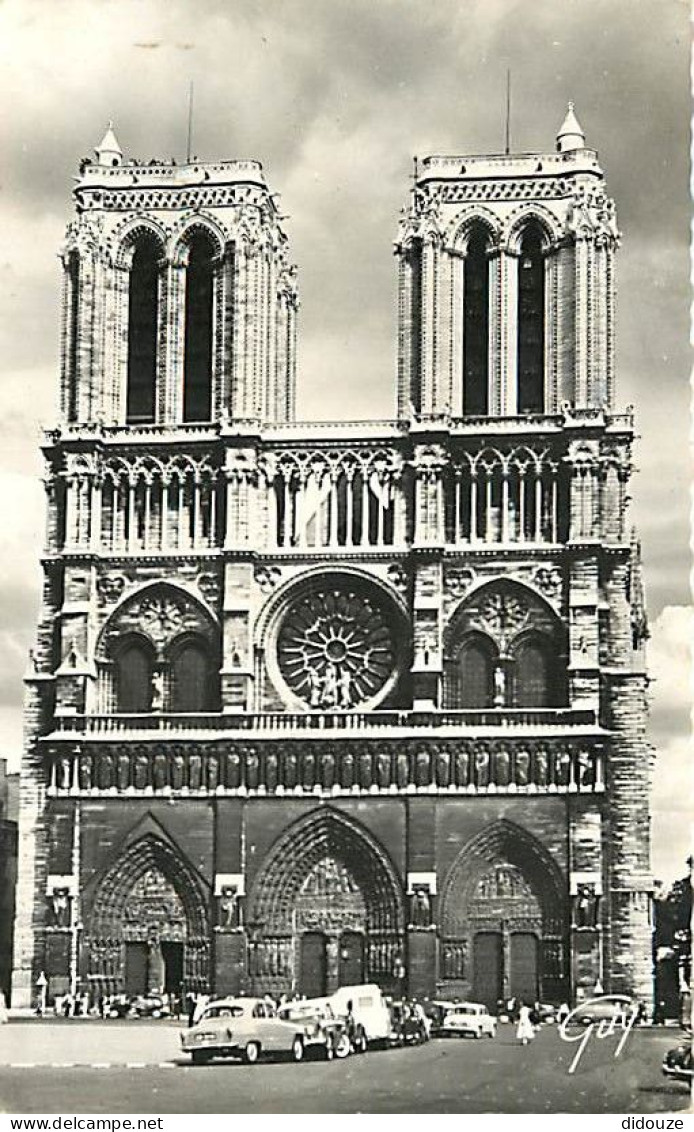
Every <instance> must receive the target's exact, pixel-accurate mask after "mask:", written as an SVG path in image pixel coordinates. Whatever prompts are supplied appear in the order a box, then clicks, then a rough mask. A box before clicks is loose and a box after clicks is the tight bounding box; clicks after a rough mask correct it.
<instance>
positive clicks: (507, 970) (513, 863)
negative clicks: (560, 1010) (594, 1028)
mask: <svg viewBox="0 0 694 1132" xmlns="http://www.w3.org/2000/svg"><path fill="white" fill-rule="evenodd" d="M566 892H567V888H566V883H565V880H564V878H563V877H562V874H561V871H560V869H559V868H558V866H557V865H556V863H555V862H554V860H553V859H552V858H551V856H550V854H549V853H548V852H547V851H546V850H545V849H544V848H543V846H542V845H540V843H539V842H538V841H537V840H536V839H535V838H534V837H532V835H531V834H529V833H527V832H526V831H525V830H523V829H522V828H521V827H520V826H516V825H515V824H514V823H512V822H508V821H506V820H502V821H499V822H496V823H495V824H494V825H492V826H491V827H490V828H488V829H487V830H485V831H484V832H483V833H481V834H479V835H478V836H477V837H475V838H473V839H472V840H471V841H470V842H468V844H467V845H465V846H464V847H463V849H462V850H461V851H460V853H459V854H458V857H457V858H456V860H455V862H454V864H453V866H452V868H451V870H450V872H449V874H448V878H447V880H446V883H445V886H444V890H443V893H442V900H441V931H442V946H441V968H440V971H439V976H440V978H439V985H440V986H442V988H443V989H444V993H450V994H460V995H463V996H465V997H473V996H474V998H475V999H476V1000H477V1001H481V1002H485V1003H486V1004H487V1005H488V1006H490V1007H494V1006H496V1003H497V1001H498V999H500V998H504V999H506V998H509V997H511V996H514V997H516V998H518V999H523V1000H534V999H537V998H544V999H547V1000H549V1001H556V1000H560V999H561V998H563V997H564V996H565V994H566V979H567V966H566V965H567V955H568V950H567V930H568V897H567V895H566Z"/></svg>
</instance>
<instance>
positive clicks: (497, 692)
mask: <svg viewBox="0 0 694 1132" xmlns="http://www.w3.org/2000/svg"><path fill="white" fill-rule="evenodd" d="M505 703H506V671H505V669H504V667H503V666H502V665H501V664H497V666H496V668H495V669H494V707H504V705H505Z"/></svg>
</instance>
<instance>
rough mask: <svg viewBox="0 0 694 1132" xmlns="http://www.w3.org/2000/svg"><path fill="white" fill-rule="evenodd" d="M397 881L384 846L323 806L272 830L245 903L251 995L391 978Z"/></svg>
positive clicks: (322, 990) (388, 982)
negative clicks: (277, 833) (273, 837)
mask: <svg viewBox="0 0 694 1132" xmlns="http://www.w3.org/2000/svg"><path fill="white" fill-rule="evenodd" d="M403 921H404V914H403V896H402V886H401V884H400V883H399V881H398V879H397V877H396V874H395V872H394V869H393V866H392V864H391V862H390V860H389V859H388V857H387V855H386V853H385V852H384V850H383V849H382V847H381V846H380V845H378V843H377V842H376V841H375V839H374V838H373V837H372V835H371V834H369V833H368V832H367V831H366V830H365V829H363V828H362V827H361V826H359V825H358V824H357V823H356V822H354V821H353V820H352V819H351V818H349V817H347V815H345V814H342V813H339V812H336V811H334V810H328V809H321V810H320V811H317V812H314V813H312V814H310V815H309V816H307V817H306V818H304V819H303V820H301V821H298V822H297V823H296V824H295V825H294V826H292V827H290V829H288V830H287V832H286V833H285V834H284V835H283V836H282V837H280V838H279V840H278V841H277V842H276V843H275V845H274V847H273V849H272V850H271V852H270V854H269V856H268V859H267V861H266V862H265V864H264V866H263V868H262V869H261V871H260V873H259V875H258V877H257V878H256V880H255V882H254V885H253V889H252V891H251V893H250V897H249V903H248V920H247V923H248V931H249V936H248V974H249V976H250V983H251V987H252V990H253V993H255V994H265V993H268V992H269V993H270V994H273V995H276V994H282V993H299V994H304V995H306V996H307V997H309V998H313V997H318V996H321V995H324V994H331V993H332V992H333V991H335V990H337V988H338V987H340V986H346V985H352V984H355V983H363V982H377V983H379V984H380V986H381V987H382V988H383V989H384V990H385V991H391V992H392V991H393V990H394V989H395V988H396V986H397V978H398V971H399V968H400V965H401V964H402V955H403V936H404V931H403V928H404V923H403Z"/></svg>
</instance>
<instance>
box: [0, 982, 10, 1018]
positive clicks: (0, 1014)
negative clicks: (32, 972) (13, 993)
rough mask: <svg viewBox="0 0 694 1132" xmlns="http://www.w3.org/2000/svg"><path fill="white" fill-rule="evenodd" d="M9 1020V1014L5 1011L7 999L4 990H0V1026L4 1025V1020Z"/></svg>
mask: <svg viewBox="0 0 694 1132" xmlns="http://www.w3.org/2000/svg"><path fill="white" fill-rule="evenodd" d="M9 1020H10V1016H9V1014H8V1013H7V1001H6V999H5V992H4V990H0V1026H4V1025H5V1023H6V1022H9Z"/></svg>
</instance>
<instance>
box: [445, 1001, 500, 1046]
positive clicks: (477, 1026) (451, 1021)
mask: <svg viewBox="0 0 694 1132" xmlns="http://www.w3.org/2000/svg"><path fill="white" fill-rule="evenodd" d="M440 1034H441V1036H442V1037H458V1036H459V1035H460V1034H471V1035H472V1037H473V1038H484V1037H487V1038H493V1037H494V1035H495V1034H496V1018H493V1017H492V1015H491V1014H490V1013H489V1011H488V1010H487V1007H486V1006H483V1005H482V1003H481V1002H461V1003H458V1005H457V1006H455V1007H454V1008H453V1009H452V1010H449V1011H447V1012H446V1015H445V1017H444V1019H443V1024H442V1026H441V1029H440Z"/></svg>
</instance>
